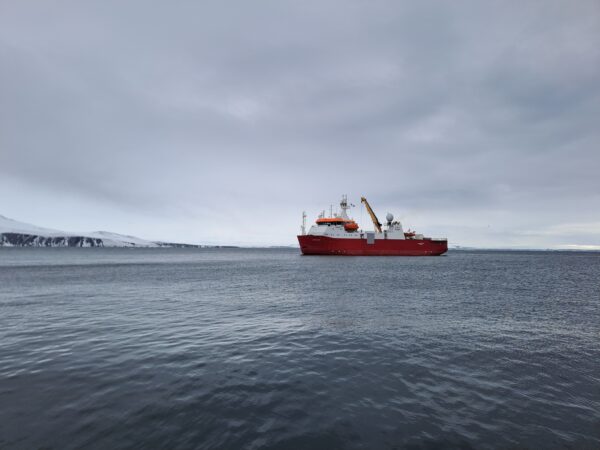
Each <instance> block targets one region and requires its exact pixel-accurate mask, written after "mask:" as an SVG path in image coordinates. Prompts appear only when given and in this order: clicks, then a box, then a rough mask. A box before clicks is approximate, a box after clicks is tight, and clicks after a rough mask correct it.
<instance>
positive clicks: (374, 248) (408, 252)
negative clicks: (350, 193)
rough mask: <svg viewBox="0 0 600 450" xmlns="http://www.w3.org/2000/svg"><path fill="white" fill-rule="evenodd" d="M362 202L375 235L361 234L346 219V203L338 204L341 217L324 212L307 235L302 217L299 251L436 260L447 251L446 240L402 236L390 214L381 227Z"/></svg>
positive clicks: (344, 199)
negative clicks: (425, 257) (427, 257)
mask: <svg viewBox="0 0 600 450" xmlns="http://www.w3.org/2000/svg"><path fill="white" fill-rule="evenodd" d="M361 202H362V203H363V204H364V205H365V207H366V209H367V212H368V213H369V215H370V216H371V220H372V221H373V226H374V228H375V230H374V231H363V230H361V229H359V226H358V224H357V223H356V222H355V221H354V220H352V219H351V218H349V217H348V214H347V212H346V211H347V210H348V209H349V208H350V206H348V199H347V198H346V196H345V195H344V196H343V197H342V201H341V202H340V213H337V214H334V213H333V211H332V212H331V213H330V217H325V211H323V212H322V213H321V214H320V215H319V218H318V219H317V221H316V223H315V225H313V226H312V227H310V230H308V233H306V213H303V215H302V234H301V235H300V236H298V242H299V243H300V250H301V251H302V253H303V254H304V255H352V256H435V255H441V254H443V253H446V252H447V251H448V240H447V239H445V238H439V239H434V238H429V237H424V236H423V235H422V234H417V233H415V232H414V231H410V230H409V231H407V232H405V231H404V230H403V229H402V224H401V223H400V222H399V221H395V220H394V216H393V215H392V214H390V213H388V214H387V216H386V220H387V223H386V226H385V227H383V225H381V223H380V222H379V220H378V219H377V216H376V215H375V212H373V209H372V208H371V206H370V205H369V202H367V199H366V198H364V197H362V198H361Z"/></svg>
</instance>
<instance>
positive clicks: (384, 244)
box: [298, 235, 448, 256]
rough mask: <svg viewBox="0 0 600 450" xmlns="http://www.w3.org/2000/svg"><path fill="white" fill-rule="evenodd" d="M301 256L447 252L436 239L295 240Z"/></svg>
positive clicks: (313, 238)
mask: <svg viewBox="0 0 600 450" xmlns="http://www.w3.org/2000/svg"><path fill="white" fill-rule="evenodd" d="M298 242H299V243H300V250H301V251H302V254H304V255H348V256H437V255H441V254H443V253H446V252H447V251H448V241H445V240H435V239H375V241H374V242H373V243H372V244H368V243H367V239H339V238H331V237H325V236H314V235H303V236H298Z"/></svg>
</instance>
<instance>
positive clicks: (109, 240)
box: [0, 215, 160, 247]
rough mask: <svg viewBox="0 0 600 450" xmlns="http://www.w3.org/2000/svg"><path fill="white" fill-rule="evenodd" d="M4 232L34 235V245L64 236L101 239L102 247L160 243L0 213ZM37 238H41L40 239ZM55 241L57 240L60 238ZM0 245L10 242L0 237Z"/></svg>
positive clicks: (0, 232) (0, 223) (83, 242)
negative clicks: (57, 227) (74, 229)
mask: <svg viewBox="0 0 600 450" xmlns="http://www.w3.org/2000/svg"><path fill="white" fill-rule="evenodd" d="M4 233H14V234H23V235H30V236H36V238H35V239H33V241H32V242H33V244H34V246H36V245H37V243H38V241H40V242H41V241H43V240H44V238H65V240H67V239H68V238H70V237H81V238H89V239H101V240H102V244H103V246H104V247H160V245H159V244H157V243H156V242H152V241H148V240H146V239H141V238H138V237H135V236H127V235H123V234H117V233H110V232H108V231H94V232H90V233H88V232H83V233H74V232H68V231H61V230H54V229H52V228H43V227H38V226H36V225H32V224H29V223H25V222H19V221H17V220H13V219H10V218H8V217H5V216H2V215H0V237H1V236H2V234H4ZM39 238H41V240H40V239H39ZM56 241H57V242H58V241H60V240H56ZM0 245H2V246H9V245H11V244H9V243H8V242H6V240H4V239H0ZM82 245H83V246H89V243H88V242H87V241H85V240H83V241H82Z"/></svg>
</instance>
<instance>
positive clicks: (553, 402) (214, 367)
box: [0, 248, 600, 450]
mask: <svg viewBox="0 0 600 450" xmlns="http://www.w3.org/2000/svg"><path fill="white" fill-rule="evenodd" d="M157 447H160V448H169V449H176V448H203V449H263V448H264V449H269V448H285V449H328V450H329V449H336V448H345V449H346V448H347V449H388V448H389V449H393V448H409V449H433V448H463V449H469V448H476V449H487V448H489V449H496V448H510V449H514V448H530V449H538V448H544V449H554V448H557V449H562V448H565V449H566V448H568V449H579V448H583V449H585V448H590V449H598V448H600V253H569V252H491V251H490V252H485V251H472V252H469V251H451V252H450V253H449V254H447V255H446V256H442V257H421V258H419V257H416V258H412V257H400V258H394V257H387V258H379V257H367V258H353V257H334V256H329V257H302V256H300V255H299V252H298V250H293V249H266V250H263V249H69V248H63V249H61V248H58V249H51V248H50V249H15V248H13V249H0V448H7V449H13V448H16V449H20V448H23V449H34V448H55V449H79V448H91V449H94V448H102V449H119V448H157Z"/></svg>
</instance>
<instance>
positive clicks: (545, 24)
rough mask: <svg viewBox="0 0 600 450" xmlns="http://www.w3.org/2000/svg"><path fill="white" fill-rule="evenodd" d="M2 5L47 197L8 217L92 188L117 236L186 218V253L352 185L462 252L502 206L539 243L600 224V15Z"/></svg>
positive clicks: (16, 155) (9, 160) (342, 6)
mask: <svg viewBox="0 0 600 450" xmlns="http://www.w3.org/2000/svg"><path fill="white" fill-rule="evenodd" d="M0 8H1V13H0V67H1V68H2V69H1V70H0V98H1V99H2V101H1V102H0V175H4V177H5V180H9V179H14V180H19V182H20V183H25V184H28V185H29V186H31V190H30V191H28V194H27V197H23V198H22V199H21V200H22V201H19V196H18V193H17V194H15V193H10V194H7V193H6V192H4V194H5V197H4V198H3V197H0V200H3V201H2V202H0V208H2V210H1V211H0V213H2V214H4V215H10V214H11V211H13V212H14V213H13V215H14V214H19V213H22V212H23V211H24V207H23V206H19V205H23V204H26V203H27V202H31V201H33V200H34V199H32V198H31V197H30V196H31V195H34V194H32V193H31V192H35V190H36V189H37V190H39V191H43V192H44V193H48V192H56V195H57V196H60V195H64V193H77V200H75V199H73V200H70V203H69V205H70V207H71V208H72V209H73V210H74V211H75V210H76V212H73V214H80V211H81V208H84V209H85V208H90V209H93V208H95V207H97V205H99V204H102V205H107V204H108V205H112V206H110V207H112V208H114V209H115V211H127V214H129V216H128V217H129V219H128V223H127V224H125V225H126V226H128V227H131V228H130V229H126V230H123V229H122V228H120V229H118V230H117V231H127V232H130V233H133V234H135V232H136V226H137V227H142V228H144V229H149V230H152V223H153V220H156V221H160V220H164V218H165V217H166V216H170V217H172V218H173V220H180V222H181V223H182V225H181V226H180V227H179V228H181V229H182V230H183V231H182V233H184V234H185V237H186V238H187V239H188V240H194V239H206V240H213V241H214V240H224V241H228V240H229V241H235V242H248V243H252V242H255V243H258V242H260V243H266V244H269V243H291V242H293V239H294V237H293V234H294V233H295V231H296V229H297V223H296V222H297V215H298V212H299V211H301V210H302V209H308V210H309V213H311V214H316V212H318V210H319V209H321V208H322V207H326V206H327V205H329V204H330V203H331V202H335V201H336V200H337V198H338V196H339V194H341V193H344V192H347V193H349V194H354V195H355V197H358V196H359V195H360V194H365V195H367V196H369V197H370V198H371V199H373V200H374V203H377V204H379V205H381V208H382V209H389V210H393V209H394V208H396V209H400V208H406V209H405V212H406V213H408V212H411V213H413V214H417V215H419V217H423V218H427V217H430V218H431V220H435V221H436V222H435V223H432V222H430V223H427V222H424V223H423V224H422V226H423V227H425V228H427V227H431V228H443V226H444V225H447V227H448V229H449V230H452V232H453V233H454V236H450V237H451V238H453V239H454V240H457V241H460V242H461V243H464V244H465V245H468V244H469V238H470V236H473V235H475V234H478V236H479V235H481V236H482V237H481V238H478V239H479V241H478V242H479V244H486V243H488V244H489V245H500V244H501V242H502V234H501V233H497V232H495V231H494V230H493V229H492V230H488V229H487V228H482V229H481V230H479V231H478V232H477V233H473V232H469V233H467V232H465V233H461V232H460V228H458V230H459V231H456V230H457V228H454V227H455V226H456V224H457V223H460V221H461V220H462V221H465V222H475V219H476V218H477V219H481V218H482V216H483V217H489V220H488V222H489V221H492V220H494V219H496V218H497V217H495V216H494V214H495V213H496V211H498V210H501V211H502V212H503V213H502V214H503V215H502V219H503V220H505V221H508V222H512V223H514V225H515V226H516V227H520V228H523V229H527V230H529V231H528V233H529V234H527V235H526V236H525V235H523V236H515V237H514V239H515V241H519V239H521V240H522V241H523V245H526V243H527V240H528V239H529V240H531V241H533V240H532V238H531V233H535V230H539V239H538V240H535V242H536V245H543V243H544V242H548V243H552V245H555V244H556V242H558V241H556V240H555V237H552V239H550V238H549V236H548V234H544V231H543V230H545V229H546V228H547V227H548V226H557V227H559V226H560V225H561V224H564V223H579V224H581V223H597V222H598V221H599V220H600V218H599V217H598V215H597V213H596V214H594V213H590V209H595V210H599V208H598V206H600V203H599V197H600V193H599V190H600V189H599V187H598V183H597V181H596V178H597V175H596V171H597V169H595V168H596V167H598V165H599V163H600V154H599V152H598V150H597V148H598V146H599V145H598V144H599V143H600V136H599V132H598V131H597V128H598V127H597V123H598V119H599V116H600V114H599V113H600V106H599V105H600V102H599V100H600V98H599V97H600V90H599V89H598V88H599V87H600V86H599V84H600V81H599V80H600V76H599V75H600V73H599V72H600V45H599V44H600V36H599V31H598V30H600V8H599V7H598V4H597V2H594V1H581V2H577V3H570V2H553V3H550V4H543V5H542V4H541V3H539V2H485V3H481V2H471V1H465V2H453V3H451V4H450V3H442V2H429V1H426V2H415V3H410V4H409V3H397V2H388V1H374V2H368V3H364V2H341V1H331V2H320V3H314V4H307V3H298V2H279V1H278V2H275V1H272V2H264V3H260V4H256V3H247V2H238V3H236V4H235V5H233V4H225V3H223V2H191V1H189V2H177V3H176V4H167V3H159V2H157V3H153V4H148V3H147V2H141V1H139V2H136V1H134V2H127V3H122V2H116V1H104V2H100V1H97V2H85V3H83V2H76V1H59V2H53V3H51V4H50V3H43V2H34V1H22V2H4V3H3V4H2V5H1V6H0ZM7 183H8V182H7ZM15 189H17V188H16V184H15ZM5 191H6V188H5ZM23 195H25V194H23ZM9 197H10V199H9ZM69 198H71V197H69ZM73 198H74V197H73ZM581 198H586V199H588V201H591V202H592V203H591V205H588V206H587V207H585V208H583V207H581V206H574V205H577V204H578V202H579V200H580V199H581ZM523 205H527V206H526V207H524V206H523ZM65 209H66V217H65V219H64V220H65V222H66V223H65V224H57V225H55V226H57V227H59V228H61V227H62V228H71V227H69V224H68V223H67V222H68V221H69V215H68V208H67V207H66V206H65ZM240 211H244V212H243V213H242V212H240ZM563 211H568V214H569V217H568V219H567V218H565V217H564V215H563ZM229 217H241V218H242V219H241V220H243V221H244V223H245V226H244V228H243V230H241V229H239V228H236V227H235V225H234V224H232V223H227V218H229ZM16 218H21V217H16ZM28 219H29V220H30V221H32V220H35V221H37V222H38V223H39V224H40V225H45V223H44V217H42V216H40V217H35V214H32V215H31V216H30V217H28ZM483 222H486V221H485V220H484V221H483ZM185 224H187V225H185ZM266 224H269V225H268V226H272V227H275V228H277V230H276V231H273V234H272V235H271V236H272V239H270V240H269V239H268V238H266V237H265V236H269V234H268V233H264V229H265V226H267V225H266ZM59 225H60V226H59ZM123 225H124V224H123V223H115V224H114V226H115V227H123ZM365 225H367V224H365ZM420 225H421V224H420ZM90 226H91V227H92V228H93V225H92V224H90ZM110 226H111V223H106V224H105V225H104V228H110ZM88 228H89V227H88ZM160 229H161V230H163V229H164V227H162V228H160ZM199 229H200V230H199ZM557 229H559V230H561V232H562V233H564V239H565V240H566V241H568V239H569V233H568V231H567V229H565V228H557ZM157 230H158V228H157ZM553 236H554V235H553ZM594 236H595V237H594ZM158 237H159V238H160V237H161V236H158ZM585 238H586V239H589V241H590V242H588V243H589V244H598V245H600V230H598V232H597V233H596V234H594V233H591V234H586V235H585ZM544 239H546V241H544ZM556 239H558V238H556ZM561 239H562V238H561ZM578 239H579V238H578ZM594 240H595V241H594ZM463 241H464V242H463ZM592 241H594V242H592ZM519 242H520V241H519ZM561 242H562V241H561ZM566 244H568V242H566ZM578 244H580V242H578ZM556 245H558V244H556ZM561 245H562V244H561Z"/></svg>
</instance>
